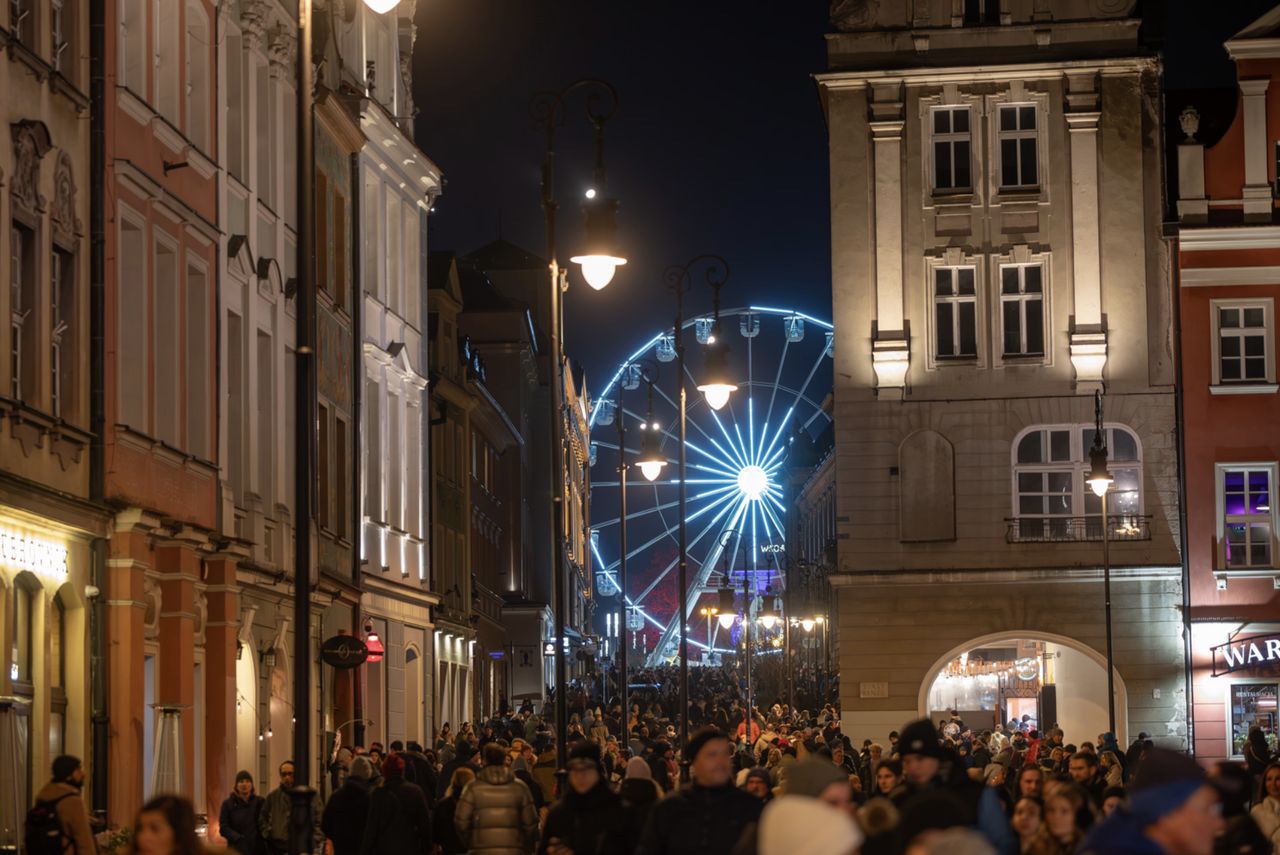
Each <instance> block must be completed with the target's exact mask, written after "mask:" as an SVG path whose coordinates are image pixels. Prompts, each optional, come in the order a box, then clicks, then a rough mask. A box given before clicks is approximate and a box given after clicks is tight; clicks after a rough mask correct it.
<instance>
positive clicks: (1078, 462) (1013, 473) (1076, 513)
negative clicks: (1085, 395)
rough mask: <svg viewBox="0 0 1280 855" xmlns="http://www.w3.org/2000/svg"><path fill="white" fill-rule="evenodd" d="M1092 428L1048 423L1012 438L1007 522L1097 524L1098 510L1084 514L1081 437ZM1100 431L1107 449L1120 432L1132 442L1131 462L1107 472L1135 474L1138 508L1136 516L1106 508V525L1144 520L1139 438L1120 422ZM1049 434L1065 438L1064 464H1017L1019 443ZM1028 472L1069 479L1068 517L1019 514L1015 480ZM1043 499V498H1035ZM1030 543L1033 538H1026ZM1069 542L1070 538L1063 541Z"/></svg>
mask: <svg viewBox="0 0 1280 855" xmlns="http://www.w3.org/2000/svg"><path fill="white" fill-rule="evenodd" d="M1093 428H1094V425H1093V424H1092V423H1084V422H1078V423H1052V424H1034V425H1028V426H1027V427H1025V428H1023V429H1022V430H1020V431H1018V433H1017V434H1016V435H1015V436H1014V438H1013V441H1012V443H1011V444H1010V447H1009V463H1010V485H1009V486H1010V505H1011V508H1010V509H1011V520H1012V521H1014V522H1015V523H1019V522H1020V521H1022V520H1048V519H1052V518H1054V517H1057V518H1060V519H1084V520H1089V519H1094V518H1096V519H1098V520H1099V522H1100V521H1101V508H1099V512H1098V513H1090V512H1089V510H1088V505H1089V500H1088V497H1087V496H1086V491H1087V487H1086V485H1085V478H1086V477H1088V473H1089V449H1087V448H1085V443H1084V433H1085V431H1092V430H1093ZM1102 428H1103V430H1104V431H1107V432H1108V437H1107V447H1108V449H1111V448H1114V445H1115V443H1114V439H1113V437H1114V435H1115V433H1116V432H1117V431H1124V432H1125V433H1127V434H1128V435H1129V436H1130V438H1131V439H1132V440H1133V443H1134V448H1135V449H1136V455H1135V458H1134V459H1133V460H1112V461H1110V463H1109V468H1110V469H1111V471H1112V473H1113V474H1114V473H1115V472H1116V471H1117V470H1119V469H1124V470H1136V472H1137V484H1138V508H1137V512H1136V513H1123V512H1117V511H1116V510H1115V509H1113V508H1110V507H1109V508H1108V510H1107V518H1108V520H1109V522H1108V525H1112V524H1113V521H1115V520H1117V519H1121V518H1128V519H1131V520H1132V519H1145V518H1146V499H1147V496H1146V493H1147V486H1146V460H1145V456H1144V453H1143V446H1142V438H1141V437H1140V436H1139V435H1138V432H1137V431H1136V430H1135V429H1134V428H1132V427H1130V426H1129V425H1127V424H1124V423H1123V422H1110V421H1109V422H1105V423H1103V426H1102ZM1053 431H1065V432H1066V433H1067V435H1068V439H1069V443H1070V445H1069V446H1068V459H1067V460H1052V459H1050V460H1047V461H1041V462H1033V463H1019V462H1018V447H1019V446H1020V445H1021V444H1022V441H1023V440H1024V439H1025V438H1026V437H1027V436H1028V435H1030V434H1032V433H1037V432H1040V433H1044V434H1045V435H1046V437H1047V436H1048V435H1049V434H1050V433H1051V432H1053ZM1031 472H1041V473H1044V472H1062V473H1068V474H1069V475H1070V484H1071V513H1069V514H1023V513H1022V512H1021V509H1020V499H1021V497H1022V495H1023V493H1022V491H1021V490H1020V488H1019V483H1018V481H1019V476H1020V475H1022V474H1026V473H1031ZM1037 495H1044V494H1037ZM1101 537H1102V534H1101V530H1099V533H1098V537H1097V539H1101ZM1027 539H1028V540H1034V539H1035V538H1027ZM1063 539H1064V540H1065V539H1070V538H1063ZM1086 539H1088V540H1092V539H1095V538H1093V536H1092V530H1091V527H1090V529H1089V536H1088V537H1087V538H1086Z"/></svg>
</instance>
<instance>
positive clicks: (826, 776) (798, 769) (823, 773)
mask: <svg viewBox="0 0 1280 855" xmlns="http://www.w3.org/2000/svg"><path fill="white" fill-rule="evenodd" d="M839 783H843V784H845V785H846V786H848V784H849V778H848V776H847V775H846V774H845V772H844V770H843V769H841V768H840V767H839V766H837V765H836V764H834V763H831V762H830V761H825V760H801V761H800V762H799V763H796V764H795V765H793V766H792V767H791V768H790V769H788V770H787V786H786V791H787V795H789V796H809V797H810V798H814V799H816V798H818V797H819V796H820V795H822V791H823V790H825V789H826V788H827V787H829V786H831V785H832V784H839Z"/></svg>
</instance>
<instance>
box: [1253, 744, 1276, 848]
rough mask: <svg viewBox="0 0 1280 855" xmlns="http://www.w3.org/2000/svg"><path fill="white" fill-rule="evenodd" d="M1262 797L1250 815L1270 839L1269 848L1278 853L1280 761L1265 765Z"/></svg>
mask: <svg viewBox="0 0 1280 855" xmlns="http://www.w3.org/2000/svg"><path fill="white" fill-rule="evenodd" d="M1262 791H1263V798H1262V800H1261V801H1260V802H1258V803H1257V804H1256V805H1254V806H1253V810H1252V811H1250V815H1251V816H1252V817H1253V821H1254V822H1256V823H1257V824H1258V829H1259V830H1260V831H1261V832H1262V833H1263V834H1264V835H1266V837H1267V839H1268V840H1270V841H1271V848H1272V850H1274V851H1275V852H1277V853H1280V762H1274V763H1272V764H1271V765H1270V766H1268V767H1267V770H1266V772H1265V773H1264V774H1263V777H1262Z"/></svg>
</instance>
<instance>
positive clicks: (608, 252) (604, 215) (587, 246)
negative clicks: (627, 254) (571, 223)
mask: <svg viewBox="0 0 1280 855" xmlns="http://www.w3.org/2000/svg"><path fill="white" fill-rule="evenodd" d="M582 210H583V213H585V214H586V229H585V234H584V236H583V238H584V239H583V244H584V246H583V251H582V252H580V253H578V254H577V255H575V256H574V257H573V258H570V259H569V260H570V261H572V262H573V263H574V264H577V265H579V266H580V267H581V268H582V278H583V279H585V280H587V284H588V285H590V286H591V287H592V288H594V289H596V290H597V291H599V290H600V289H601V288H603V287H604V286H606V285H608V284H609V283H610V282H612V281H613V274H614V273H615V272H617V269H618V268H619V267H621V266H622V265H624V264H626V263H627V260H626V259H625V258H623V257H622V256H621V255H619V254H618V252H617V245H618V200H617V199H601V198H600V197H599V196H598V195H597V194H595V193H593V194H591V195H589V196H588V197H587V200H586V202H584V203H583V205H582Z"/></svg>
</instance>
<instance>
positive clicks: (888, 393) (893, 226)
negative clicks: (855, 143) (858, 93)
mask: <svg viewBox="0 0 1280 855" xmlns="http://www.w3.org/2000/svg"><path fill="white" fill-rule="evenodd" d="M902 97H903V96H902V85H901V84H899V83H887V84H883V85H879V84H878V85H875V86H873V87H872V90H871V104H870V111H871V116H870V122H869V126H870V128H871V144H872V165H873V172H874V175H875V184H874V188H873V199H872V205H873V206H874V211H873V218H874V222H875V277H876V317H875V320H874V322H873V323H872V328H871V363H872V367H873V368H874V369H875V372H876V392H877V394H878V395H880V396H882V397H889V398H894V397H897V398H900V397H901V396H902V390H903V389H904V388H905V386H906V377H907V370H908V368H909V367H910V358H911V357H910V349H909V346H910V342H909V334H908V331H907V328H906V320H905V316H904V312H903V282H902V130H903V125H904V116H903V100H902Z"/></svg>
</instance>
